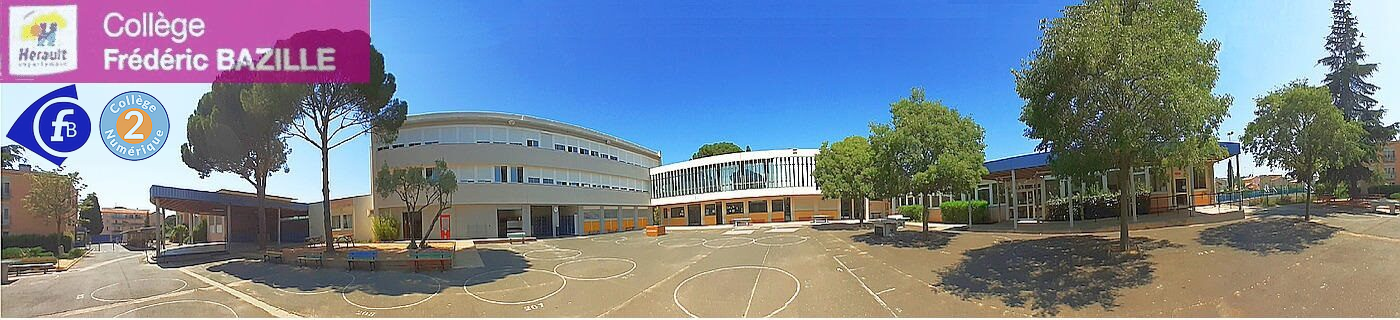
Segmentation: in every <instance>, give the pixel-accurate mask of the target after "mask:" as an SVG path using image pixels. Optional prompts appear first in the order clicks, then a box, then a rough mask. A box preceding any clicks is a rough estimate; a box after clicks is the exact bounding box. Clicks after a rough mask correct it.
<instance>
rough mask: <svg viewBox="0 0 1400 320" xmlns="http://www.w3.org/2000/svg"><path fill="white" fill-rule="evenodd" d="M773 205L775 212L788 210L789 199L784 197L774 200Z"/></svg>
mask: <svg viewBox="0 0 1400 320" xmlns="http://www.w3.org/2000/svg"><path fill="white" fill-rule="evenodd" d="M771 206H772V208H770V209H771V210H772V211H773V212H787V201H786V200H784V199H777V200H773V202H772V204H771Z"/></svg>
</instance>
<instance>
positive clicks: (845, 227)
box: [812, 223, 870, 231]
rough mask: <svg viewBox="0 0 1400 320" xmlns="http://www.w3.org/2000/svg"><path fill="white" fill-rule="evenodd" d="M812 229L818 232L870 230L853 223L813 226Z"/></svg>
mask: <svg viewBox="0 0 1400 320" xmlns="http://www.w3.org/2000/svg"><path fill="white" fill-rule="evenodd" d="M812 229H815V230H818V231H854V230H870V228H867V227H866V226H865V225H862V224H855V223H828V224H819V225H813V226H812Z"/></svg>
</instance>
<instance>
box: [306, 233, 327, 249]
mask: <svg viewBox="0 0 1400 320" xmlns="http://www.w3.org/2000/svg"><path fill="white" fill-rule="evenodd" d="M325 243H326V239H325V238H321V237H320V236H315V237H306V246H308V247H310V246H315V245H318V244H325Z"/></svg>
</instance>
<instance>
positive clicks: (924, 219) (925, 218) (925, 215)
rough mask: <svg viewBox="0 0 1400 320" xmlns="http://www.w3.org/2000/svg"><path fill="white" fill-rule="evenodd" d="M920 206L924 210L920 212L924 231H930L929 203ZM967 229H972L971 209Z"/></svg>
mask: <svg viewBox="0 0 1400 320" xmlns="http://www.w3.org/2000/svg"><path fill="white" fill-rule="evenodd" d="M919 208H921V210H923V212H920V213H919V220H922V221H919V222H920V223H923V224H924V233H928V205H927V204H924V205H920V206H919ZM969 209H970V208H969ZM896 230H897V229H896ZM967 230H972V212H971V211H968V213H967Z"/></svg>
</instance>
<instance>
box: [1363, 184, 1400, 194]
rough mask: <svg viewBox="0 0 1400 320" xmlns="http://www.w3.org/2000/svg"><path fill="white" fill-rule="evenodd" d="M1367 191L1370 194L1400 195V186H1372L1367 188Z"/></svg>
mask: <svg viewBox="0 0 1400 320" xmlns="http://www.w3.org/2000/svg"><path fill="white" fill-rule="evenodd" d="M1366 191H1367V193H1370V194H1393V193H1400V185H1393V184H1383V185H1379V186H1371V187H1370V188H1367V189H1366Z"/></svg>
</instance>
